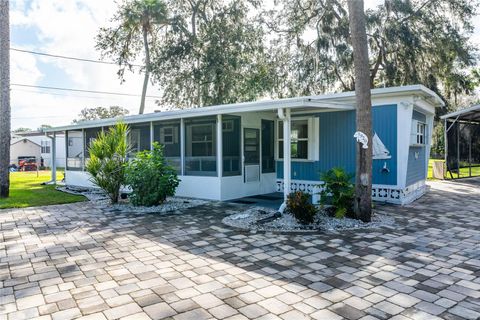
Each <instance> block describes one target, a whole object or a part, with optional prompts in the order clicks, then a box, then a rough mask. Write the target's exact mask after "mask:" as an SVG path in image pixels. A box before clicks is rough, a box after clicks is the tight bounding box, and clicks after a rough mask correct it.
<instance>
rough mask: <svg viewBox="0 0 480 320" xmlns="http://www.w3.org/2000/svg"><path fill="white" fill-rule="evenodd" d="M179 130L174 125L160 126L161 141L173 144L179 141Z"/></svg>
mask: <svg viewBox="0 0 480 320" xmlns="http://www.w3.org/2000/svg"><path fill="white" fill-rule="evenodd" d="M177 141H178V136H177V130H175V128H174V127H164V128H160V143H161V144H173V143H178V142H177Z"/></svg>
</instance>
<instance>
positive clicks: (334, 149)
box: [277, 105, 397, 185]
mask: <svg viewBox="0 0 480 320" xmlns="http://www.w3.org/2000/svg"><path fill="white" fill-rule="evenodd" d="M317 116H318V118H319V123H320V143H319V144H320V146H319V147H320V153H319V155H320V161H315V162H292V179H298V180H319V175H320V173H321V172H324V171H327V170H329V169H331V168H333V167H343V168H344V169H345V170H346V171H347V172H352V173H353V172H355V139H354V138H353V134H354V133H355V111H341V112H328V113H321V114H318V115H317ZM372 118H373V130H374V132H376V133H377V134H378V136H379V137H380V139H381V140H382V142H383V143H384V144H385V146H386V148H387V149H388V150H389V151H390V154H391V156H392V158H391V159H387V160H373V183H375V184H386V185H395V184H397V161H396V159H397V106H396V105H384V106H375V107H374V108H373V109H372ZM385 162H386V163H387V167H388V169H389V170H390V172H388V173H386V172H382V168H383V166H384V163H385ZM277 177H278V178H283V161H278V162H277Z"/></svg>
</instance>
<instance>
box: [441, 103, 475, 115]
mask: <svg viewBox="0 0 480 320" xmlns="http://www.w3.org/2000/svg"><path fill="white" fill-rule="evenodd" d="M477 110H480V104H477V105H475V106H471V107H469V108H465V109H462V110H458V111H455V112H450V113H447V114H446V115H443V116H441V117H440V119H448V118H453V117H457V116H461V115H462V114H464V113H468V112H471V111H477Z"/></svg>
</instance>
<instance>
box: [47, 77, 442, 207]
mask: <svg viewBox="0 0 480 320" xmlns="http://www.w3.org/2000/svg"><path fill="white" fill-rule="evenodd" d="M372 104H373V108H372V118H373V131H374V133H375V135H374V137H373V139H372V140H373V141H369V143H368V147H369V148H370V149H372V153H373V154H374V160H373V194H372V196H373V199H374V200H378V201H386V202H392V203H399V204H404V203H408V202H411V201H413V200H415V199H416V198H418V197H420V196H421V195H422V194H423V193H424V192H425V191H426V187H425V179H426V176H427V168H428V158H429V152H430V141H431V133H432V128H433V117H434V115H435V108H436V107H442V106H443V105H444V103H443V101H442V100H441V99H440V98H439V97H438V96H437V95H436V94H435V93H434V92H433V91H431V90H429V89H427V88H425V87H424V86H421V85H412V86H404V87H393V88H382V89H374V90H372ZM116 121H118V120H116V119H104V120H95V121H88V122H82V123H80V124H77V125H69V126H64V127H57V128H51V129H46V130H45V131H46V132H47V133H49V134H52V133H56V134H60V133H65V134H66V136H67V141H68V146H67V167H66V184H67V185H77V186H87V187H91V186H92V184H91V182H90V180H89V175H88V173H87V172H85V169H84V164H85V161H86V160H88V159H86V158H87V157H88V152H87V148H86V147H85V146H88V144H89V143H90V141H91V140H92V139H94V138H95V137H96V135H97V134H98V132H100V131H101V130H103V129H104V128H106V127H109V126H112V125H114V124H115V123H116ZM123 121H124V122H126V123H128V124H129V125H130V141H131V143H132V146H133V150H134V151H138V150H148V149H150V148H151V145H152V142H153V141H157V142H159V143H161V144H163V145H164V146H165V150H164V153H165V156H166V157H168V159H169V160H170V162H171V163H172V164H173V165H174V166H175V167H176V168H177V171H178V174H179V176H180V179H181V183H180V186H179V188H178V189H177V195H179V196H188V197H197V198H205V199H215V200H229V199H234V198H240V197H245V196H251V195H258V194H265V193H270V192H275V191H284V193H285V195H286V194H288V193H289V192H290V191H293V190H304V191H308V192H310V193H312V194H315V193H316V189H317V186H318V185H319V184H320V183H321V181H319V175H320V173H321V172H324V171H326V170H329V169H331V168H332V167H343V168H345V169H346V170H347V171H348V172H355V150H356V140H355V139H354V137H353V136H354V134H355V94H354V92H345V93H338V94H328V95H322V96H309V97H299V98H290V99H279V100H269V101H256V102H248V103H238V104H229V105H219V106H212V107H204V108H194V109H183V110H176V111H168V112H160V113H152V114H143V115H134V116H127V117H124V118H123ZM285 172H286V173H287V174H286V175H285V176H284V173H285ZM284 186H286V188H284Z"/></svg>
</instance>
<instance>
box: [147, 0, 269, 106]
mask: <svg viewBox="0 0 480 320" xmlns="http://www.w3.org/2000/svg"><path fill="white" fill-rule="evenodd" d="M258 5H259V3H257V2H253V1H247V0H237V1H220V0H176V1H171V2H170V3H169V5H168V6H169V8H170V10H171V11H172V13H173V15H174V17H175V18H174V23H173V28H172V29H171V31H172V32H169V33H167V34H166V35H165V41H164V42H163V43H162V44H161V45H159V46H157V48H156V49H157V59H156V60H155V62H154V66H153V67H152V72H153V73H154V78H155V79H156V80H157V81H158V83H159V84H160V85H161V86H162V88H163V90H164V98H163V99H162V100H161V101H159V103H160V104H161V105H168V106H175V107H191V106H207V105H214V104H222V103H231V102H239V101H247V100H253V99H255V98H258V97H259V96H263V95H265V94H266V93H267V92H268V91H269V89H270V87H271V84H270V83H269V81H270V74H271V72H269V69H270V66H271V63H270V62H269V59H268V55H267V52H266V51H267V50H266V48H265V34H264V32H263V29H262V26H261V25H260V23H259V22H258V21H257V20H256V19H255V17H254V16H253V14H252V12H253V11H252V9H255V8H257V6H258Z"/></svg>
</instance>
